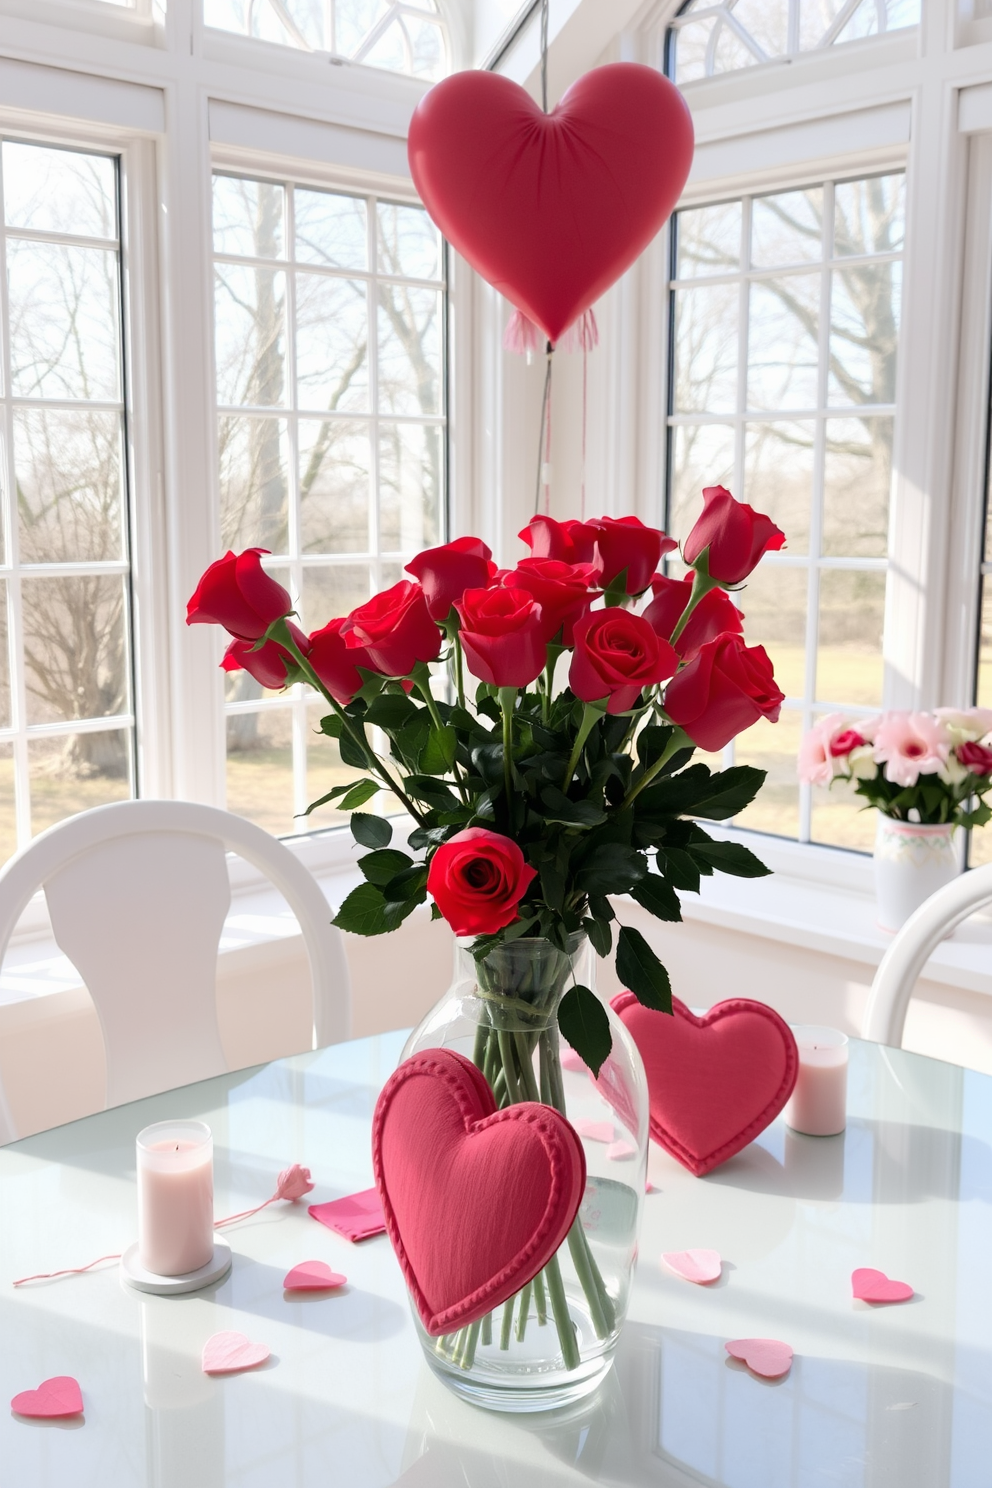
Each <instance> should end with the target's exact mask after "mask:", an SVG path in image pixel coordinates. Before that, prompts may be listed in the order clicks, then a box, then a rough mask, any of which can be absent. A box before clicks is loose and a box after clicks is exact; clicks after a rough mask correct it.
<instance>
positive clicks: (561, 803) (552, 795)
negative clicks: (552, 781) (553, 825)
mask: <svg viewBox="0 0 992 1488" xmlns="http://www.w3.org/2000/svg"><path fill="white" fill-rule="evenodd" d="M541 800H542V801H543V802H544V805H545V806H546V807H547V810H546V811H545V813H544V817H545V820H546V821H549V822H561V823H562V825H563V826H566V827H598V826H599V825H600V823H601V822H604V821H605V820H606V812H605V811H604V810H603V808H602V807H601V806H597V805H596V803H595V802H594V801H570V800H569V799H568V797H567V796H566V795H565V793H564V791H561V790H559V789H558V787H557V786H556V785H549V786H547V787H546V789H545V790H543V791H542V792H541Z"/></svg>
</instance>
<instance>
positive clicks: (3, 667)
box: [0, 579, 11, 851]
mask: <svg viewBox="0 0 992 1488" xmlns="http://www.w3.org/2000/svg"><path fill="white" fill-rule="evenodd" d="M9 647H10V637H9V635H8V634H7V581H6V579H2V580H0V728H10V724H11V718H10V649H9ZM2 758H4V756H3V755H2V753H0V759H2ZM2 775H3V772H2V770H0V781H2ZM2 791H3V786H2V784H0V795H2ZM0 810H2V807H0ZM2 850H3V849H2V847H0V851H2Z"/></svg>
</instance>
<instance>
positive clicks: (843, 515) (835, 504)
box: [822, 418, 892, 558]
mask: <svg viewBox="0 0 992 1488" xmlns="http://www.w3.org/2000/svg"><path fill="white" fill-rule="evenodd" d="M891 481H892V419H891V418H867V419H827V421H826V441H825V449H824V470H823V545H822V547H823V552H824V553H825V554H827V555H828V556H830V557H848V558H855V557H856V558H884V557H885V554H886V552H887V551H888V544H889V487H890V484H891Z"/></svg>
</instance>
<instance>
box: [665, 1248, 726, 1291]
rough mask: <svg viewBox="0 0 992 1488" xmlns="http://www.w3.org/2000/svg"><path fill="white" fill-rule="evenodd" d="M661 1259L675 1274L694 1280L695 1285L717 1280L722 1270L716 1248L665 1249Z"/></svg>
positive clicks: (703, 1284)
mask: <svg viewBox="0 0 992 1488" xmlns="http://www.w3.org/2000/svg"><path fill="white" fill-rule="evenodd" d="M661 1259H662V1260H663V1261H664V1263H665V1265H666V1266H667V1267H668V1269H669V1270H670V1271H674V1272H675V1274H676V1276H681V1277H682V1278H683V1279H684V1280H685V1281H694V1282H695V1283H696V1285H697V1286H705V1285H706V1284H707V1283H708V1282H710V1281H719V1280H720V1276H721V1274H722V1272H723V1264H722V1262H721V1260H720V1252H719V1251H718V1250H666V1251H665V1252H664V1253H663V1254H662V1257H661Z"/></svg>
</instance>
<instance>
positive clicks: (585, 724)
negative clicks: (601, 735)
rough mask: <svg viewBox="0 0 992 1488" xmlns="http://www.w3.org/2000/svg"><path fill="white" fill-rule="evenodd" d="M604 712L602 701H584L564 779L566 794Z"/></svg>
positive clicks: (563, 787)
mask: <svg viewBox="0 0 992 1488" xmlns="http://www.w3.org/2000/svg"><path fill="white" fill-rule="evenodd" d="M603 712H604V709H603V707H602V704H600V703H583V705H582V722H581V723H580V724H579V732H578V733H577V734H576V736H575V743H574V744H573V745H572V757H571V759H570V760H569V762H568V768H567V769H566V771H565V778H564V780H563V781H562V787H561V788H562V790H563V791H564V792H565V794H566V796H567V795H568V788H569V786H570V785H571V783H572V776H573V775H574V774H575V771H576V767H577V765H578V763H579V757H580V756H581V754H582V751H583V749H584V748H585V743H586V740H587V739H588V737H589V735H590V734H591V733H592V731H593V728H594V726H595V725H596V723H597V722H598V721H599V719H600V718H602V716H603Z"/></svg>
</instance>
